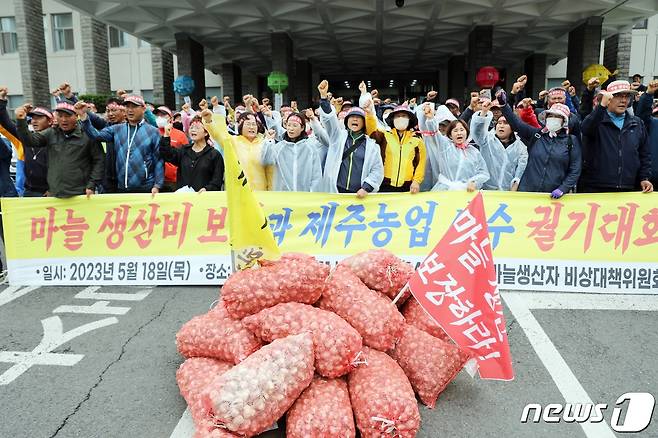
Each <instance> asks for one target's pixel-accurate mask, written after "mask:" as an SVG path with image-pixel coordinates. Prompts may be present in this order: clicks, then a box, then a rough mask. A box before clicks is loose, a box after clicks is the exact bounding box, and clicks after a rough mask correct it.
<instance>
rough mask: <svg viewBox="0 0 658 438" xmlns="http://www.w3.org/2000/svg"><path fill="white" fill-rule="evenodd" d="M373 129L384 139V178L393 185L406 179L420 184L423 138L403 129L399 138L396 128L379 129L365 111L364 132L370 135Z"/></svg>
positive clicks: (395, 185) (422, 170) (371, 115)
mask: <svg viewBox="0 0 658 438" xmlns="http://www.w3.org/2000/svg"><path fill="white" fill-rule="evenodd" d="M375 131H379V132H381V133H382V134H384V137H385V139H386V153H385V156H384V178H388V179H390V180H391V185H392V186H393V187H401V186H403V185H404V183H406V182H408V181H414V182H416V183H418V184H421V183H422V182H423V179H424V178H425V156H426V149H425V142H424V141H423V139H421V138H418V137H414V134H413V131H405V132H404V134H403V136H402V140H400V136H399V135H398V131H397V130H396V129H392V130H391V131H390V132H385V131H382V130H380V129H379V128H378V127H377V118H376V117H375V116H374V114H372V113H367V114H366V133H367V134H368V135H370V134H372V133H373V132H375ZM414 164H415V166H414Z"/></svg>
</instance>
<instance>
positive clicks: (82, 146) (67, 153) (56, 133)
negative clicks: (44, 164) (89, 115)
mask: <svg viewBox="0 0 658 438" xmlns="http://www.w3.org/2000/svg"><path fill="white" fill-rule="evenodd" d="M17 127H18V137H19V139H20V140H21V142H22V143H23V146H24V147H25V146H27V147H32V148H48V190H49V191H50V193H51V194H52V195H53V196H55V197H58V198H67V197H70V196H76V195H84V194H85V189H92V190H95V189H96V187H97V186H98V184H100V182H101V181H102V179H103V166H104V161H105V153H104V152H103V147H102V146H101V145H100V143H99V142H97V141H94V140H92V139H91V138H89V137H88V136H87V134H85V133H84V132H82V129H81V128H80V125H79V124H78V126H76V128H75V129H74V130H73V132H71V133H70V134H65V133H64V132H63V131H62V130H61V129H60V128H59V127H55V128H48V129H46V130H44V131H41V132H33V133H31V132H30V131H29V130H28V129H27V121H26V120H25V119H22V120H19V121H18V123H17Z"/></svg>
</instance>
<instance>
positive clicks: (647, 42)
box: [0, 0, 658, 108]
mask: <svg viewBox="0 0 658 438" xmlns="http://www.w3.org/2000/svg"><path fill="white" fill-rule="evenodd" d="M69 2H70V1H69ZM89 4H90V5H91V2H90V3H89ZM94 4H96V3H94ZM17 5H19V6H20V8H19V7H17ZM98 5H99V6H98V7H96V9H94V11H95V12H94V14H95V15H97V16H99V17H102V18H100V19H103V20H106V22H110V23H111V22H113V21H115V22H116V23H124V21H120V20H119V18H115V17H118V16H117V15H116V14H117V13H119V12H117V11H115V9H116V8H117V7H116V5H115V6H110V5H108V6H107V8H106V9H107V10H106V9H103V6H102V3H99V2H98ZM30 7H32V8H33V9H32V10H30V9H29V8H30ZM75 7H78V6H75ZM90 7H91V6H90ZM35 8H42V16H43V34H44V38H43V40H44V41H45V52H46V57H45V58H46V59H47V71H48V74H47V76H48V78H47V80H46V83H47V86H48V90H52V89H54V88H56V87H57V86H58V85H59V84H61V83H63V82H69V83H71V85H72V87H73V89H74V90H75V91H77V92H79V93H81V94H84V93H96V92H97V90H98V89H103V90H107V91H106V92H108V93H109V92H113V91H116V90H117V89H120V88H121V89H125V90H127V91H131V92H136V93H141V94H143V95H144V97H145V98H146V100H148V101H152V102H154V103H163V102H165V101H167V102H173V95H172V94H171V81H172V80H173V78H174V77H176V76H178V71H179V68H180V67H181V66H182V68H183V70H184V71H186V70H189V71H190V72H193V73H194V74H196V75H197V77H198V79H199V80H200V81H202V80H203V79H204V76H203V75H200V69H199V68H197V66H194V65H192V64H194V62H196V61H198V58H199V57H200V58H201V62H203V58H204V56H203V53H204V47H203V46H202V45H200V44H199V43H198V42H196V41H195V40H194V39H193V38H191V36H189V35H186V34H184V33H176V34H175V44H174V45H173V46H172V45H171V43H170V45H169V46H166V45H165V47H170V50H172V51H173V50H176V51H177V52H178V51H179V50H180V51H182V53H184V54H185V56H184V57H183V58H181V59H180V60H177V59H176V56H175V55H171V54H170V53H169V52H167V51H164V50H161V49H160V48H158V47H155V46H151V45H150V44H149V43H147V42H146V41H144V40H141V39H139V38H137V37H135V36H132V35H130V34H128V33H126V32H124V31H122V30H119V29H117V28H116V27H112V26H107V25H105V24H103V23H101V22H100V21H97V20H96V19H94V18H90V16H87V15H83V14H81V13H79V12H77V11H76V10H73V9H71V8H70V7H68V6H66V5H65V4H63V3H59V2H57V1H55V0H4V1H3V8H2V10H1V11H0V72H2V74H1V76H0V77H1V78H2V79H1V82H2V83H1V84H0V85H4V86H7V87H8V88H9V99H10V103H9V106H10V107H11V108H14V107H16V106H17V105H20V104H21V103H23V102H24V101H25V100H37V101H36V102H32V103H34V104H45V102H39V101H38V100H39V98H34V96H43V95H44V93H43V90H42V92H41V93H34V92H33V90H32V89H30V87H28V89H27V90H25V89H24V86H25V85H24V84H25V83H26V82H27V83H28V84H36V85H38V86H43V85H44V84H43V81H42V80H41V78H40V77H39V74H38V68H36V67H35V68H32V69H31V70H29V74H30V76H31V78H28V79H26V73H25V71H26V70H25V67H26V65H25V64H26V63H23V64H22V63H21V56H20V53H21V50H23V53H24V58H26V59H28V61H27V64H30V63H31V62H32V61H31V60H30V59H31V58H30V57H29V56H28V55H29V54H30V53H31V52H34V51H38V50H40V49H39V45H38V44H36V43H39V42H40V37H35V36H34V33H35V29H36V28H35V27H34V26H35V25H36V24H35V23H34V22H33V20H30V19H28V20H26V19H25V17H26V16H27V17H34V16H35V12H34V9H35ZM163 8H164V6H163ZM19 9H20V10H19ZM124 9H126V8H121V10H122V11H123V10H124ZM182 11H183V12H185V11H184V10H182ZM400 11H404V12H405V13H411V12H413V10H412V9H402V10H400ZM142 12H143V10H142ZM233 12H235V11H233ZM233 12H230V13H233ZM357 12H358V13H360V14H362V13H365V12H363V11H361V12H359V11H357ZM357 12H354V13H357ZM421 12H422V11H420V12H419V13H421ZM188 13H189V11H188ZM393 13H398V10H397V9H395V8H393V9H392V10H391V11H390V14H393ZM181 14H182V12H181V13H180V14H179V15H181ZM226 14H229V11H227V10H225V9H224V10H222V17H224V19H225V20H228V18H229V17H228V16H227V15H226ZM169 15H171V14H169ZM308 15H309V14H308V13H306V15H305V16H306V17H307V16H308ZM424 15H426V14H424V13H423V16H424ZM37 16H38V15H37ZM21 17H22V18H23V21H22V22H21ZM181 17H183V18H185V17H186V16H185V14H182V15H181ZM191 17H193V18H194V20H198V19H199V18H198V17H197V16H196V15H194V14H193V15H191ZM133 18H134V20H138V18H139V17H137V16H135V17H133ZM145 18H148V17H145ZM183 18H181V19H183ZM238 18H239V17H238ZM300 18H303V17H300ZM575 18H578V17H575ZM575 18H574V19H575ZM185 19H187V18H185ZM612 22H615V21H614V20H612ZM181 23H183V24H185V23H186V22H185V23H184V22H181ZM240 23H241V21H240V22H237V24H236V23H231V26H230V28H235V26H238V25H239V24H240ZM615 23H616V22H615ZM183 24H181V26H182V25H183ZM211 24H212V23H208V25H209V26H210V25H211ZM117 25H118V26H119V25H120V24H117ZM360 25H361V24H360ZM140 26H141V27H139V26H138V27H136V28H135V33H138V32H140V30H139V29H142V28H144V29H146V28H148V29H151V28H154V27H153V26H154V25H150V24H149V25H148V26H147V25H146V24H143V25H140ZM382 26H383V24H382ZM588 26H590V25H588V24H587V23H585V24H583V25H581V26H579V27H578V28H577V29H581V28H582V29H583V31H586V32H587V34H588V35H596V32H590V31H589V28H588ZM590 27H591V28H592V29H594V31H596V29H599V30H598V32H599V39H600V38H601V34H600V28H601V23H598V25H592V26H590ZM257 28H258V27H256V29H257ZM154 29H157V26H156V27H155V28H154ZM175 29H178V27H177V28H175ZM181 29H182V28H181ZM337 29H339V27H335V28H334V31H335V32H337ZM577 29H576V30H574V32H577ZM615 29H618V28H615ZM36 30H39V29H36ZM319 31H320V32H323V30H322V29H320V30H319ZM495 31H496V32H499V33H500V32H501V27H500V26H498V27H495ZM151 32H155V31H151ZM304 32H310V33H313V32H315V30H306V31H302V33H304ZM486 32H489V34H488V35H489V36H488V38H486V35H485V34H486ZM574 32H572V33H574ZM142 33H143V34H145V35H147V36H146V38H151V37H150V35H151V34H149V33H148V32H146V31H144V32H142ZM472 34H473V38H471V37H470V36H469V44H468V45H469V50H468V53H469V55H468V56H466V55H464V54H460V51H462V52H463V51H464V50H465V47H461V46H460V45H459V44H458V43H452V45H453V50H455V53H454V54H453V56H452V57H450V58H449V60H448V62H447V64H446V65H442V66H440V67H439V66H437V68H436V71H435V73H426V74H425V75H424V76H423V77H421V78H420V79H421V82H423V85H424V88H423V87H421V86H420V84H418V85H416V80H414V81H413V82H411V84H407V85H409V87H405V88H404V90H407V89H408V90H409V92H410V93H411V94H417V93H420V91H421V90H424V89H425V88H427V87H433V86H434V84H438V86H439V91H440V92H441V94H442V95H444V96H448V95H450V94H453V95H455V96H456V95H457V94H456V93H455V91H454V90H460V89H462V90H463V89H464V88H467V87H471V86H473V84H471V83H470V82H472V80H474V78H470V76H472V75H466V74H465V73H462V71H465V68H466V67H467V66H468V65H470V64H473V65H472V66H471V67H473V68H475V67H477V65H480V64H482V63H485V64H482V65H486V62H485V59H486V60H487V62H495V61H494V60H493V59H489V58H491V54H492V52H491V50H492V47H490V46H491V42H492V40H493V39H494V37H493V34H494V26H479V27H478V28H477V32H472ZM212 35H218V36H219V37H220V38H221V42H218V43H216V45H217V47H220V46H221V44H228V45H230V44H232V43H233V42H232V41H233V40H234V39H235V38H233V37H223V35H225V33H223V31H221V30H220V31H217V32H214V33H212ZM607 35H610V32H608V34H607ZM99 36H100V37H101V38H99ZM167 36H168V37H170V38H171V39H172V40H173V34H170V33H167ZM427 36H428V37H431V36H432V33H431V32H430V33H429V34H428V35H427ZM657 36H658V15H656V16H652V17H650V18H646V19H643V20H640V21H639V22H636V24H635V26H634V28H633V29H632V30H631V29H630V27H629V28H628V30H626V31H623V32H619V33H615V34H612V35H611V36H607V38H606V39H604V40H602V41H601V50H600V55H598V56H599V58H598V62H599V63H602V64H604V65H606V66H607V67H609V68H610V69H611V70H613V69H615V68H618V69H619V70H620V76H621V77H625V76H630V75H631V74H635V73H640V74H642V75H643V76H644V77H645V78H644V82H645V83H648V81H649V80H651V79H653V78H654V77H655V76H654V75H655V74H656V73H655V72H658V53H657V52H658V44H657V41H656V40H657ZM234 37H235V35H234ZM243 37H244V35H243ZM162 38H164V36H162ZM162 38H161V39H162ZM264 38H265V37H264ZM386 38H388V36H387V37H386ZM578 39H579V38H578V35H577V34H576V33H574V38H573V40H574V41H577V40H578ZM34 40H36V42H35V41H34ZM97 40H98V41H97ZM269 40H271V46H272V54H271V58H272V60H271V61H272V68H271V69H277V70H282V71H286V72H287V71H294V72H295V74H294V75H291V76H292V77H294V78H295V80H294V81H293V82H294V87H295V90H294V91H291V93H290V95H291V96H292V95H295V96H297V97H298V98H299V99H300V100H302V101H303V102H305V101H308V99H309V98H310V96H311V94H312V93H313V89H314V86H313V82H317V80H319V74H320V73H321V71H319V70H316V67H320V68H325V67H327V63H324V65H323V64H322V63H317V64H314V65H311V64H312V63H311V62H309V61H308V60H304V59H295V58H293V56H292V53H293V47H292V40H291V36H290V35H288V34H286V33H282V32H280V33H272V34H271V36H267V37H266V38H265V39H263V41H261V40H258V42H257V44H260V46H262V47H261V48H263V47H265V46H268V47H269V45H270V44H268V43H269ZM25 41H27V42H25ZM156 41H158V40H157V39H156ZM163 41H164V39H163ZM478 41H480V42H481V41H489V44H488V45H487V47H483V49H482V50H481V51H482V52H483V53H482V54H481V55H482V56H479V55H478V53H479V52H478V51H477V49H478V46H477V44H476V43H477V42H478ZM596 41H598V39H597V40H596ZM295 42H297V41H295ZM592 42H594V41H592ZM28 43H29V44H28ZM247 43H249V42H247ZM301 43H304V40H301ZM471 43H472V44H471ZM263 44H265V46H263ZM378 44H382V45H383V46H384V47H383V48H382V50H384V51H387V50H388V48H389V46H387V45H386V44H388V42H387V40H386V39H385V38H384V39H382V41H381V42H379V43H378ZM391 44H393V46H394V45H395V44H394V43H391ZM428 44H429V43H428ZM448 44H450V42H448ZM350 45H353V44H350ZM393 46H391V47H393ZM470 46H473V47H470ZM591 46H595V45H594V44H591ZM256 47H259V46H254V47H251V48H250V49H249V50H252V49H254V48H256ZM274 48H276V49H277V50H274ZM302 48H303V46H302ZM206 49H209V48H206ZM210 49H213V48H210ZM326 49H327V50H329V52H327V54H326V55H325V56H329V53H330V52H331V53H334V52H336V51H338V52H339V53H342V56H343V57H344V58H345V61H346V62H347V61H349V62H352V63H353V62H357V58H354V59H352V56H353V55H351V54H349V53H347V52H345V51H344V50H343V49H342V48H341V46H336V47H327V48H326ZM195 50H196V52H194V51H195ZM199 50H200V52H199ZM236 50H238V49H236ZM239 50H240V52H236V54H234V55H233V56H234V58H233V60H237V59H239V57H240V54H241V53H243V52H245V51H249V50H248V48H246V47H244V46H241V48H240V49H239ZM378 50H379V49H378ZM442 50H443V49H442ZM445 50H448V49H447V48H446V49H445ZM295 51H297V48H295ZM316 51H317V50H316ZM424 51H427V47H425V48H424ZM207 52H208V50H206V55H205V58H206V61H208V62H207V63H206V65H213V62H214V61H215V60H216V59H215V58H211V59H209V57H208V53H207ZM228 52H229V53H231V52H230V50H229V51H228ZM376 52H377V50H376ZM192 53H197V55H195V56H191V54H192ZM323 53H324V52H323ZM368 53H369V51H365V52H361V55H358V56H359V59H361V58H363V57H364V56H366V54H368ZM437 53H438V52H437ZM98 55H101V56H98ZM105 55H106V58H105ZM199 55H201V56H199ZM370 55H372V54H370ZM377 55H378V57H379V58H377V59H380V58H382V56H383V54H379V53H377ZM471 55H472V56H471ZM485 55H487V56H485ZM355 56H357V55H355ZM368 56H369V55H368ZM418 56H419V55H416V57H418ZM261 57H265V55H262V56H261ZM35 58H36V59H37V60H38V59H39V58H43V57H38V56H37V57H35ZM348 58H349V59H348ZM470 58H473V59H470ZM480 58H482V59H480ZM521 58H522V59H518V58H516V59H518V61H515V62H514V64H515V66H514V68H511V64H510V65H509V66H508V68H507V70H506V73H507V76H509V77H510V78H513V77H516V75H517V73H520V72H525V73H528V74H529V75H530V76H531V77H532V78H533V79H534V80H535V81H536V82H537V83H535V84H532V85H533V86H532V87H531V89H532V91H533V92H535V94H536V91H538V90H541V89H542V88H547V87H551V86H555V85H559V84H560V83H561V82H562V81H563V80H564V79H565V78H566V77H567V76H568V75H567V71H568V65H569V60H568V59H567V58H563V59H561V60H558V61H556V62H554V63H553V64H550V62H552V61H553V60H554V59H558V57H555V56H554V57H552V58H550V59H549V63H548V65H547V55H546V54H537V53H536V54H533V55H531V56H529V57H528V58H525V59H523V56H521ZM223 59H224V58H223ZM179 61H182V62H179ZM228 61H230V59H224V61H222V63H221V64H220V65H219V67H217V66H215V67H214V68H213V69H214V70H215V71H217V72H221V73H222V74H221V75H219V74H215V73H213V72H211V71H210V70H208V69H205V71H204V75H205V92H204V93H205V94H202V95H205V96H213V95H218V96H219V95H223V94H228V95H231V96H235V98H239V96H241V92H244V93H257V92H258V90H264V89H265V87H264V76H262V75H261V76H258V75H256V74H253V73H250V72H249V71H247V70H246V69H245V68H241V67H240V65H241V64H239V62H228ZM415 61H417V62H420V61H422V60H421V59H420V58H418V59H415ZM476 61H478V62H479V64H478V62H476ZM579 61H581V63H582V62H583V60H579ZM215 63H216V62H215ZM612 64H614V65H612ZM105 65H107V67H104V66H105ZM412 65H413V63H412ZM200 67H203V64H202V65H201V66H200ZM275 67H276V68H275ZM453 67H454V68H453ZM578 67H579V66H575V67H574V70H573V71H577V70H578ZM30 68H31V66H30ZM473 68H471V70H473ZM35 69H36V70H37V73H36V74H35V73H34V70H35ZM268 69H269V67H268V68H267V69H266V70H268ZM271 69H270V70H271ZM453 70H454V71H453ZM252 71H253V70H252ZM322 73H323V74H325V73H324V72H322ZM349 73H350V72H348V71H345V70H341V72H340V73H334V75H335V76H336V75H338V76H341V75H342V76H345V75H346V74H349ZM437 73H438V74H437ZM379 74H380V75H382V74H384V75H387V74H388V73H385V72H382V71H380V72H379ZM108 76H109V77H108ZM338 76H336V78H338ZM342 76H341V79H340V81H339V80H338V79H336V80H335V81H334V82H333V83H334V84H337V85H338V84H342V83H343V81H344V80H345V84H346V89H344V90H341V88H342V86H338V88H337V89H336V91H343V92H346V93H350V92H353V91H354V88H355V87H356V81H357V80H361V77H362V76H363V75H362V74H358V75H357V76H358V78H357V76H355V77H354V78H350V77H347V76H345V77H342ZM467 76H468V77H467ZM571 76H574V75H571ZM35 77H36V79H35ZM391 77H393V76H391ZM43 79H44V80H45V79H46V78H43ZM365 79H368V78H365ZM457 79H458V80H457ZM348 80H349V81H348ZM462 81H463V82H462ZM108 82H109V85H107V84H108ZM399 82H401V81H399ZM302 83H303V84H302ZM350 83H351V84H352V86H351V89H350V85H349V84H350ZM392 83H393V80H391V81H390V82H386V84H388V85H389V88H391V87H393V84H392ZM302 85H303V86H302ZM383 85H384V84H380V85H377V86H383ZM509 85H511V83H510V80H509V78H508V86H509ZM397 86H398V84H397V83H396V87H397ZM32 88H34V85H33V86H32ZM391 89H393V88H391ZM396 89H397V88H396ZM397 90H399V89H397ZM167 92H168V93H169V94H168V95H167ZM309 93H310V94H309ZM399 95H400V96H402V95H403V93H402V92H399ZM404 96H405V97H406V91H405V92H404ZM46 98H47V97H46Z"/></svg>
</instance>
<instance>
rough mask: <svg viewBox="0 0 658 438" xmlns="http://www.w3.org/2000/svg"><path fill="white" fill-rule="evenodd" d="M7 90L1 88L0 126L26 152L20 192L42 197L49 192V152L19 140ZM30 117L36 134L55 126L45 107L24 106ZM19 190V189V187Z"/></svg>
mask: <svg viewBox="0 0 658 438" xmlns="http://www.w3.org/2000/svg"><path fill="white" fill-rule="evenodd" d="M6 93H7V89H6V88H4V87H2V88H0V125H1V126H2V129H1V130H0V133H2V134H3V135H4V136H5V137H7V138H8V139H10V141H11V142H12V143H18V144H20V147H21V148H22V149H23V151H24V157H23V158H20V157H19V160H22V166H23V167H22V170H21V171H22V184H20V186H21V187H20V191H21V192H22V195H23V196H26V197H41V196H45V195H46V192H48V151H47V150H46V149H44V148H38V149H37V148H31V147H27V146H24V145H23V144H22V143H21V142H20V140H18V132H17V130H16V125H14V122H12V121H11V119H10V118H9V114H8V112H7V99H6V96H7V94H6ZM23 107H24V108H25V111H26V112H27V113H28V116H29V117H31V122H30V125H29V129H31V130H32V131H34V132H41V131H44V130H46V129H48V128H50V127H51V126H52V124H53V114H52V113H51V112H50V110H49V109H47V108H44V107H36V108H33V107H32V106H31V105H23ZM18 167H19V164H18V163H16V168H17V169H16V182H17V184H16V185H17V186H18V185H19V184H18V183H19V175H18V173H19V169H18ZM17 189H18V187H17Z"/></svg>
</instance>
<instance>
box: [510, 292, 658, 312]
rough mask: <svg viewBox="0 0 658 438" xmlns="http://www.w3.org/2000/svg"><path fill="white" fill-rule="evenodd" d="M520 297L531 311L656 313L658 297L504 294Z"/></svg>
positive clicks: (548, 293)
mask: <svg viewBox="0 0 658 438" xmlns="http://www.w3.org/2000/svg"><path fill="white" fill-rule="evenodd" d="M504 294H505V296H506V297H509V296H520V297H522V298H523V300H524V302H525V303H526V304H527V306H528V307H529V308H531V309H556V310H557V309H560V310H639V311H650V312H656V311H658V295H601V294H574V293H554V292H505V293H504Z"/></svg>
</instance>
